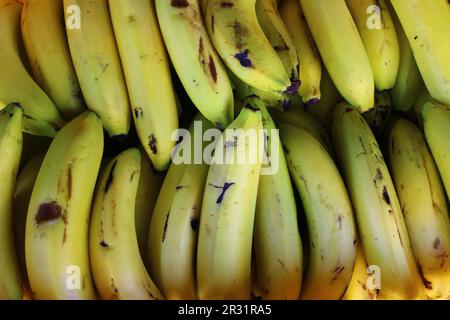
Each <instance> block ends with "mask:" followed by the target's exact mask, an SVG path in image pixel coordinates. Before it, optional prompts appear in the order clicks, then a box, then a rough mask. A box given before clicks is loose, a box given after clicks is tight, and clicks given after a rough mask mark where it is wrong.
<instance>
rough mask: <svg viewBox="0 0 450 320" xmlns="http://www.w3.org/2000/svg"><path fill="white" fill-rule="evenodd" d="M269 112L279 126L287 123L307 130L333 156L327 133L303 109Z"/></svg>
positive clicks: (272, 110) (273, 110) (271, 110)
mask: <svg viewBox="0 0 450 320" xmlns="http://www.w3.org/2000/svg"><path fill="white" fill-rule="evenodd" d="M269 112H270V115H271V116H272V118H273V119H274V121H275V123H277V125H280V124H282V123H287V124H291V125H294V126H296V127H300V128H303V129H305V130H306V131H308V133H309V134H311V135H312V136H313V137H314V138H316V139H317V141H319V142H320V143H321V144H322V146H323V147H324V148H325V149H327V151H328V152H329V153H330V154H332V150H333V149H332V147H331V141H330V138H329V136H328V133H327V131H325V129H324V128H323V127H322V126H321V124H320V123H319V122H318V121H317V120H316V119H314V117H313V116H312V115H310V114H309V113H307V112H306V111H304V110H302V109H291V110H288V111H280V110H276V109H270V110H269Z"/></svg>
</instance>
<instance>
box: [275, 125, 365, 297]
mask: <svg viewBox="0 0 450 320" xmlns="http://www.w3.org/2000/svg"><path fill="white" fill-rule="evenodd" d="M280 135H281V142H282V143H283V149H284V151H285V154H286V159H287V163H288V167H289V171H290V173H291V176H292V178H293V180H294V184H295V186H296V187H297V190H298V192H299V194H300V197H301V200H302V204H303V207H304V209H305V215H306V221H307V225H308V234H309V250H310V256H309V261H308V266H307V268H306V273H305V276H304V280H303V288H302V293H301V299H307V300H312V299H313V300H315V299H339V298H340V297H341V296H342V295H343V294H344V292H345V289H346V288H347V286H348V284H349V283H350V279H351V276H352V271H353V265H354V262H355V255H356V231H355V223H354V220H353V211H352V206H351V203H350V199H349V196H348V194H347V190H346V189H345V185H344V182H343V180H342V178H341V176H340V174H339V171H338V169H337V167H336V165H335V164H334V162H333V159H332V158H331V156H330V155H329V154H328V152H327V151H326V150H325V149H324V148H323V146H322V145H321V144H320V142H319V141H317V140H316V139H315V138H314V137H313V136H312V135H310V134H309V133H308V132H307V131H306V130H304V129H302V128H300V127H294V126H292V125H289V124H281V125H280Z"/></svg>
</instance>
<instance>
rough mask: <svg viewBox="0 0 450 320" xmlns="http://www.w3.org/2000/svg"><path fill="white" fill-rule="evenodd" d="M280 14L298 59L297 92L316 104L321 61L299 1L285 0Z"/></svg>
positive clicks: (303, 98) (318, 97) (308, 102)
mask: <svg viewBox="0 0 450 320" xmlns="http://www.w3.org/2000/svg"><path fill="white" fill-rule="evenodd" d="M280 15H281V17H282V18H283V21H284V23H285V24H286V27H287V28H288V30H289V33H290V34H291V36H292V40H293V42H294V45H295V47H296V48H297V52H298V57H299V60H300V61H299V63H300V88H299V90H298V93H299V95H300V96H301V97H302V100H303V102H304V103H307V104H317V103H318V101H319V100H320V99H321V91H320V87H321V83H320V81H321V69H322V65H321V64H322V63H321V60H320V56H319V53H318V52H317V48H316V45H315V43H314V40H313V38H312V36H311V32H310V31H309V29H308V25H307V23H306V21H305V17H304V16H303V11H302V8H301V6H300V3H299V1H298V0H285V1H284V2H283V3H282V5H281V7H280Z"/></svg>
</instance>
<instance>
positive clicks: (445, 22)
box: [391, 0, 450, 105]
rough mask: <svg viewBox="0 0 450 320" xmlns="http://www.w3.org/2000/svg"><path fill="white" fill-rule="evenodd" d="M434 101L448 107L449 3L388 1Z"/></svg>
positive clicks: (449, 64) (449, 73) (435, 0)
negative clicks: (403, 31) (395, 13)
mask: <svg viewBox="0 0 450 320" xmlns="http://www.w3.org/2000/svg"><path fill="white" fill-rule="evenodd" d="M391 3H392V6H393V7H394V9H395V12H397V15H398V18H399V20H400V22H401V24H402V26H403V29H404V30H405V33H406V36H407V38H408V41H409V44H410V46H411V49H412V51H413V53H414V58H415V60H416V62H417V66H418V67H419V70H420V73H421V74H422V78H423V81H424V82H425V85H426V87H427V89H428V91H429V92H430V94H431V96H432V97H433V99H435V100H437V101H439V102H441V103H443V104H446V105H450V60H449V58H448V57H450V32H448V30H450V5H449V3H448V0H433V1H428V0H410V1H404V0H391Z"/></svg>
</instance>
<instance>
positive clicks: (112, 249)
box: [89, 148, 162, 300]
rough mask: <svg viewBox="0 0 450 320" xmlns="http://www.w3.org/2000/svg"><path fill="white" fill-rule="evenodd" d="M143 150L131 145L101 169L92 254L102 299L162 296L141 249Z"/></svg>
mask: <svg viewBox="0 0 450 320" xmlns="http://www.w3.org/2000/svg"><path fill="white" fill-rule="evenodd" d="M140 176H141V154H140V153H139V150H138V149H134V148H132V149H128V150H126V151H123V152H122V153H120V154H119V155H118V156H117V157H115V158H114V159H113V160H111V161H110V162H109V163H108V165H107V166H106V167H105V168H104V169H103V170H102V172H101V173H100V176H99V179H98V182H97V187H96V191H95V196H94V201H93V204H92V217H91V222H90V229H89V255H90V260H91V266H92V275H93V278H94V281H95V286H96V288H97V290H98V292H99V294H100V296H101V298H102V299H111V300H116V299H121V300H149V299H152V300H153V299H162V295H161V293H160V292H159V289H158V288H157V287H156V286H155V284H154V283H153V281H152V279H151V278H150V276H149V275H148V273H147V271H146V269H145V266H144V263H143V261H142V258H141V256H140V252H139V246H138V242H137V235H136V226H135V211H134V210H135V205H136V194H137V191H138V186H139V180H140Z"/></svg>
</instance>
